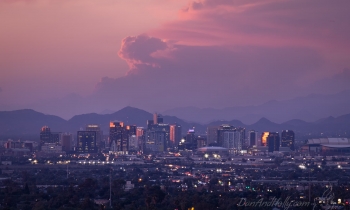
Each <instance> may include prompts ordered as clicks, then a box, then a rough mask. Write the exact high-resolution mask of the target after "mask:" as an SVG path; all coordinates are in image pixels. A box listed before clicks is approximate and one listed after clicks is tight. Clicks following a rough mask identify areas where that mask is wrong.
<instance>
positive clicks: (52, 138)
mask: <svg viewBox="0 0 350 210" xmlns="http://www.w3.org/2000/svg"><path fill="white" fill-rule="evenodd" d="M60 137H61V133H59V132H51V129H50V128H49V127H48V126H43V127H42V128H41V131H40V146H43V145H44V144H46V143H50V144H56V145H59V144H60V139H61V138H60Z"/></svg>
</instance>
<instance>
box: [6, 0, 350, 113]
mask: <svg viewBox="0 0 350 210" xmlns="http://www.w3.org/2000/svg"><path fill="white" fill-rule="evenodd" d="M348 8H350V1H348V0H339V1H336V2H334V1H316V0H313V1H304V0H284V1H280V0H269V1H260V0H255V1H254V0H252V1H247V0H238V1H234V0H202V1H190V0H167V1H164V0H148V1H139V0H128V1H115V0H103V1H95V0H75V1H70V0H60V1H54V0H52V1H47V0H5V1H1V2H0V28H1V30H0V110H13V109H19V108H34V109H36V110H38V111H43V112H46V113H52V114H59V115H61V116H64V117H66V118H67V117H69V116H71V115H73V114H76V113H85V112H101V111H103V110H105V109H110V110H118V109H120V108H122V107H124V106H127V105H131V106H135V107H139V108H142V109H146V110H148V111H164V110H166V109H170V108H174V107H181V106H197V107H202V108H204V107H213V108H222V107H231V106H238V105H255V104H261V103H264V102H267V101H269V100H285V99H291V98H294V97H298V96H305V95H308V94H311V93H322V94H329V93H336V92H339V91H342V90H345V89H350V25H349V23H350V13H349V12H348ZM48 107H50V108H48ZM64 109H67V111H66V114H65V113H64V111H63V110H64Z"/></svg>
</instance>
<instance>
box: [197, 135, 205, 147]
mask: <svg viewBox="0 0 350 210" xmlns="http://www.w3.org/2000/svg"><path fill="white" fill-rule="evenodd" d="M206 146H207V138H206V137H205V136H197V148H201V147H206Z"/></svg>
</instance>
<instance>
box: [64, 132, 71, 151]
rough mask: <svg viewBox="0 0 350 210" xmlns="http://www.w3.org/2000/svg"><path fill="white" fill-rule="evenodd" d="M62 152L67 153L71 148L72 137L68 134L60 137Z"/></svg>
mask: <svg viewBox="0 0 350 210" xmlns="http://www.w3.org/2000/svg"><path fill="white" fill-rule="evenodd" d="M61 145H62V150H63V151H65V152H69V151H71V150H72V148H73V135H72V134H69V133H64V134H62V137H61Z"/></svg>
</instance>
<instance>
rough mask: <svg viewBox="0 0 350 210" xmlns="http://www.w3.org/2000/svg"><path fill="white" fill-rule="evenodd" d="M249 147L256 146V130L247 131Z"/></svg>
mask: <svg viewBox="0 0 350 210" xmlns="http://www.w3.org/2000/svg"><path fill="white" fill-rule="evenodd" d="M248 140H249V142H248V143H249V147H253V146H258V132H256V131H254V130H251V131H249V136H248Z"/></svg>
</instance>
